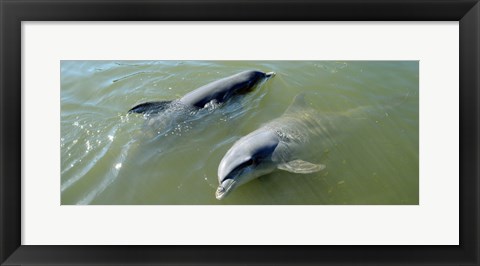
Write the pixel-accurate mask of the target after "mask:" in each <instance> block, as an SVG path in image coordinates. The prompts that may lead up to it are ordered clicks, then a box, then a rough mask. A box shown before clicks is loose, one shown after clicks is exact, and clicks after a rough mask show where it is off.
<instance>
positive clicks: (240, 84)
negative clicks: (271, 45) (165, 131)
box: [128, 70, 275, 115]
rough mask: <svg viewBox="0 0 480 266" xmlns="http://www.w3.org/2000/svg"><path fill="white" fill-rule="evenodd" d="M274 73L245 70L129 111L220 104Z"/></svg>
mask: <svg viewBox="0 0 480 266" xmlns="http://www.w3.org/2000/svg"><path fill="white" fill-rule="evenodd" d="M274 75H275V72H269V73H264V72H261V71H256V70H249V71H244V72H241V73H238V74H235V75H232V76H229V77H226V78H222V79H219V80H217V81H214V82H211V83H209V84H207V85H204V86H202V87H200V88H197V89H196V90H193V91H191V92H189V93H187V94H186V95H184V96H183V97H181V98H180V99H177V100H173V101H172V100H169V101H155V102H146V103H142V104H139V105H136V106H134V107H133V108H132V109H130V110H129V111H128V112H129V113H141V114H145V115H152V114H158V113H160V112H162V111H165V110H167V109H168V108H170V107H172V106H178V105H180V106H184V107H188V108H194V109H202V108H204V107H206V106H208V104H209V103H217V104H220V103H223V102H226V101H227V100H229V99H230V98H232V97H234V96H236V95H241V94H245V93H248V92H250V91H251V90H252V89H254V88H255V86H256V85H257V84H259V83H260V82H261V81H262V80H265V79H266V78H269V77H272V76H274Z"/></svg>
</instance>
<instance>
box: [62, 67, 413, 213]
mask: <svg viewBox="0 0 480 266" xmlns="http://www.w3.org/2000/svg"><path fill="white" fill-rule="evenodd" d="M418 67H419V65H418V62H417V61H392V62H389V61H347V62H343V61H341V62H340V61H339V62H336V61H211V62H210V61H62V62H61V95H60V97H61V99H60V100H61V139H60V142H61V185H60V187H61V192H60V193H61V203H62V204H64V205H65V204H66V205H68V204H122V205H124V204H187V205H194V204H418V201H419V151H418V147H419V143H418V142H419V123H418V122H419V121H418V118H419V114H418V112H419V99H418V90H419V87H418V84H419V81H418V80H419V68H418ZM249 69H257V70H261V71H264V72H269V71H275V72H276V73H277V75H276V76H275V77H274V78H272V79H270V80H268V81H266V82H264V83H262V84H261V85H259V86H258V87H257V88H256V89H255V90H254V91H253V92H251V93H249V94H247V95H245V96H244V97H242V98H237V99H234V100H232V101H230V102H228V103H227V104H224V105H220V106H216V105H212V106H209V108H206V109H204V110H201V111H199V112H198V113H195V114H194V115H192V116H191V117H189V118H188V119H184V120H183V121H181V122H179V123H178V124H175V123H173V124H171V125H170V126H169V127H167V130H158V128H155V127H148V126H146V125H145V120H144V119H143V117H142V116H141V115H138V114H127V111H128V110H129V109H130V108H131V107H133V106H134V105H136V104H139V103H142V102H145V101H154V100H172V99H176V98H179V97H181V96H183V95H184V94H186V93H188V92H190V91H192V90H194V89H195V88H198V87H200V86H202V85H205V84H207V83H209V82H212V81H214V80H217V79H220V78H223V77H226V76H229V75H232V74H235V73H238V72H241V71H243V70H249ZM302 92H303V93H307V95H314V97H310V98H309V102H310V103H311V106H313V107H314V108H315V109H316V110H317V111H318V112H319V114H320V115H326V114H333V115H330V116H329V117H335V116H334V114H342V115H347V118H348V119H347V120H345V119H338V120H332V126H331V127H330V128H329V131H328V132H327V133H328V134H326V135H325V136H324V138H323V139H322V142H321V143H322V145H321V147H315V149H317V153H316V154H317V157H318V158H317V159H318V161H319V162H321V163H322V164H325V165H326V169H325V170H323V171H320V172H317V173H313V174H305V175H302V174H292V173H288V172H284V171H276V172H274V173H272V174H269V175H266V176H263V177H261V178H259V179H257V180H254V181H252V182H250V183H248V184H245V185H244V186H241V187H239V188H238V189H237V190H235V191H234V192H232V193H231V195H229V196H228V197H227V198H226V199H224V200H222V201H219V200H217V199H215V190H216V188H217V186H218V180H217V168H218V164H219V162H220V160H221V159H222V157H223V155H224V154H225V153H226V152H227V150H228V149H229V148H230V147H231V146H232V145H233V143H234V142H235V141H236V140H238V139H239V138H240V137H242V136H244V135H246V134H248V133H250V132H252V131H253V130H255V129H257V128H259V127H261V126H262V125H263V124H265V123H267V122H268V121H271V120H273V119H275V118H277V117H279V116H281V115H282V114H283V113H284V111H285V110H286V109H287V107H288V106H289V105H290V104H291V102H292V100H293V99H294V97H295V96H296V95H297V94H299V93H302Z"/></svg>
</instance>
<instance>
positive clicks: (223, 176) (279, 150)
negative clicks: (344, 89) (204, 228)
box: [215, 94, 330, 200]
mask: <svg viewBox="0 0 480 266" xmlns="http://www.w3.org/2000/svg"><path fill="white" fill-rule="evenodd" d="M304 97H305V95H304V94H299V95H297V96H296V97H295V100H294V102H293V103H292V104H291V105H290V106H289V108H288V109H287V110H286V111H285V113H284V114H283V115H282V116H280V117H279V118H277V119H274V120H272V121H270V122H268V123H267V124H265V125H263V126H262V127H260V128H259V129H257V130H255V131H253V132H251V133H250V134H248V135H246V136H244V137H242V138H240V139H239V140H238V141H237V142H235V143H234V145H233V146H232V147H231V148H230V149H229V150H228V151H227V153H226V154H225V156H224V157H223V158H222V160H221V162H220V164H219V166H218V182H219V186H218V188H217V190H216V193H215V196H216V198H217V199H219V200H221V199H223V198H225V197H226V196H227V195H228V194H229V193H231V192H232V191H233V190H234V189H235V188H236V187H238V186H241V185H243V184H245V183H247V182H249V181H251V180H253V179H255V178H258V177H260V176H262V175H266V174H268V173H271V172H273V171H274V170H276V169H280V170H284V171H288V172H292V173H296V174H308V173H314V172H318V171H320V170H322V169H324V168H325V165H323V164H317V163H312V162H309V161H306V160H304V159H303V158H302V156H304V157H308V152H305V151H306V150H308V147H309V146H310V145H312V144H313V143H312V142H313V141H312V139H311V137H312V136H318V135H320V134H321V133H322V130H323V131H324V128H323V127H322V124H321V123H327V124H328V123H330V122H329V121H328V120H325V121H320V119H319V116H318V114H317V113H316V111H315V110H314V109H313V108H308V107H306V104H305V99H304ZM322 128H323V129H322Z"/></svg>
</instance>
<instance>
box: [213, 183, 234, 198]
mask: <svg viewBox="0 0 480 266" xmlns="http://www.w3.org/2000/svg"><path fill="white" fill-rule="evenodd" d="M235 183H236V182H235V181H234V180H232V179H227V180H225V181H223V182H222V183H221V184H220V185H219V186H218V188H217V191H216V192H215V198H217V200H222V199H224V198H225V197H226V196H227V195H228V194H230V191H232V189H233V187H234V185H235Z"/></svg>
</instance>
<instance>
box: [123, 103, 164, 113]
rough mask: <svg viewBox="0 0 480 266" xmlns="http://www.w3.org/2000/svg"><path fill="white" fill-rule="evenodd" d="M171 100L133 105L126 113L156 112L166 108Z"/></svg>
mask: <svg viewBox="0 0 480 266" xmlns="http://www.w3.org/2000/svg"><path fill="white" fill-rule="evenodd" d="M171 102H172V101H158V102H146V103H141V104H139V105H136V106H134V107H133V108H132V109H130V110H128V113H137V114H157V113H160V112H162V111H164V110H165V109H167V108H168V106H169V105H170V103H171Z"/></svg>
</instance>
